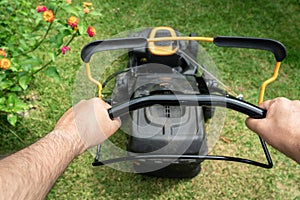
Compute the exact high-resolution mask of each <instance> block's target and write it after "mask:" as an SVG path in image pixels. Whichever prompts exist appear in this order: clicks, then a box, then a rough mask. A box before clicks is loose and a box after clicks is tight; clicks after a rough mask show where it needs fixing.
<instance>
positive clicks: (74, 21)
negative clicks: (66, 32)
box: [68, 16, 79, 29]
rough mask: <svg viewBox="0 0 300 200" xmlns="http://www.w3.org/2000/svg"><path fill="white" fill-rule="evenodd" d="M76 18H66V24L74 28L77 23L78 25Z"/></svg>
mask: <svg viewBox="0 0 300 200" xmlns="http://www.w3.org/2000/svg"><path fill="white" fill-rule="evenodd" d="M78 22H79V20H78V18H77V17H74V16H71V17H69V18H68V24H69V26H71V27H72V28H73V29H76V28H77V25H78Z"/></svg>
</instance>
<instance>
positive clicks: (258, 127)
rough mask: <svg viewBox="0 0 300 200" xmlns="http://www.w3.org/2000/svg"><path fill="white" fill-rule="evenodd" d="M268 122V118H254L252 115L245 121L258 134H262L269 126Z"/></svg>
mask: <svg viewBox="0 0 300 200" xmlns="http://www.w3.org/2000/svg"><path fill="white" fill-rule="evenodd" d="M266 123H268V122H267V121H266V119H253V118H251V117H248V118H247V119H246V121H245V124H246V126H247V127H248V128H249V129H250V130H252V131H254V132H255V133H258V134H261V133H262V132H263V131H264V128H265V127H267V126H266Z"/></svg>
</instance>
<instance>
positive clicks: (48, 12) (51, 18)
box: [43, 10, 54, 22]
mask: <svg viewBox="0 0 300 200" xmlns="http://www.w3.org/2000/svg"><path fill="white" fill-rule="evenodd" d="M43 19H44V20H45V21H46V22H53V21H54V13H53V11H52V10H46V11H45V12H44V13H43Z"/></svg>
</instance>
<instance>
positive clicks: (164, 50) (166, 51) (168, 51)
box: [148, 27, 178, 56]
mask: <svg viewBox="0 0 300 200" xmlns="http://www.w3.org/2000/svg"><path fill="white" fill-rule="evenodd" d="M160 30H167V31H169V32H170V34H171V38H174V37H176V33H175V31H174V29H172V28H170V27H156V28H154V29H152V31H151V32H150V35H149V38H150V39H152V38H155V35H156V33H157V31H160ZM160 41H164V40H160ZM156 42H157V41H156ZM148 47H149V50H150V52H151V53H152V54H153V55H160V56H169V55H172V54H174V53H176V51H177V50H178V47H176V48H174V49H173V46H172V45H169V46H156V45H155V42H149V41H148Z"/></svg>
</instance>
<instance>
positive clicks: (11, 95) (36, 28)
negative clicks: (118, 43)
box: [0, 0, 100, 125]
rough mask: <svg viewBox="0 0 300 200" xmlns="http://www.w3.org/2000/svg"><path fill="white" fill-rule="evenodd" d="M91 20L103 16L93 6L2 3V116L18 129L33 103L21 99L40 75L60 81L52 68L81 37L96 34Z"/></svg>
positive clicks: (22, 1) (59, 1) (58, 2)
mask: <svg viewBox="0 0 300 200" xmlns="http://www.w3.org/2000/svg"><path fill="white" fill-rule="evenodd" d="M92 16H100V13H99V12H96V11H95V10H94V8H93V6H92V4H91V3H88V2H83V5H73V4H72V2H71V0H66V1H62V0H51V1H47V2H45V3H44V4H41V3H40V4H39V5H34V4H33V3H32V2H28V1H26V0H2V1H1V2H0V18H1V21H0V27H1V30H0V114H1V115H5V116H6V119H7V121H8V122H9V123H10V124H12V125H15V124H16V122H17V120H18V116H19V114H20V113H22V112H24V111H26V109H29V107H30V104H31V102H28V101H25V99H22V98H20V96H22V95H20V94H22V92H24V91H25V90H26V89H28V87H29V86H30V83H31V81H32V80H33V79H34V77H35V75H36V74H37V73H39V72H42V71H43V72H44V73H45V74H46V75H48V76H50V77H52V78H54V79H57V78H59V74H58V72H57V69H56V67H55V65H54V64H53V63H54V62H55V60H56V59H57V57H58V56H60V55H61V54H66V53H68V51H70V50H71V49H70V47H69V45H70V43H71V42H72V41H73V40H74V38H76V37H79V36H85V37H92V36H94V35H95V34H96V30H95V28H93V27H92V26H91V24H89V23H90V21H91V18H92Z"/></svg>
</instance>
